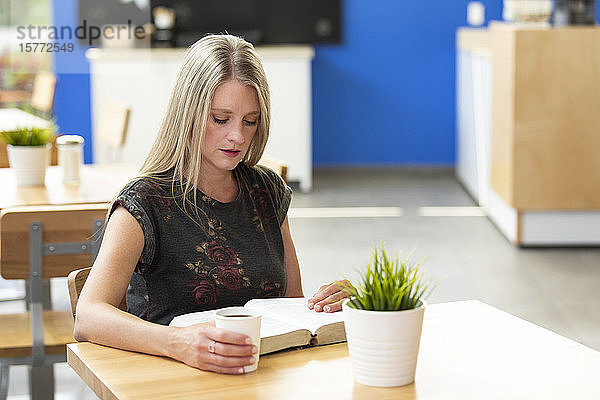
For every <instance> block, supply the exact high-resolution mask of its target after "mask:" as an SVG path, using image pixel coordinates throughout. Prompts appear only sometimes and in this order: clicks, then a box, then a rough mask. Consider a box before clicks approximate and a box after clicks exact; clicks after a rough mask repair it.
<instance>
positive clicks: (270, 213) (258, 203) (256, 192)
mask: <svg viewBox="0 0 600 400" xmlns="http://www.w3.org/2000/svg"><path fill="white" fill-rule="evenodd" d="M250 196H252V200H253V201H254V206H255V207H256V211H257V212H258V215H259V216H260V217H262V218H264V219H265V220H269V219H271V218H273V217H274V216H275V210H274V209H273V205H272V203H271V197H270V196H269V193H268V192H267V191H266V190H265V189H252V190H251V191H250Z"/></svg>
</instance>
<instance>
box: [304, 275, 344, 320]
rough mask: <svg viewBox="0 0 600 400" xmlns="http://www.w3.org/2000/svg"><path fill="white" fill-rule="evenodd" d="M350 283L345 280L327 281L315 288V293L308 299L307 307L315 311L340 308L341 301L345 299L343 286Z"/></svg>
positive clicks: (332, 310) (338, 309) (331, 310)
mask: <svg viewBox="0 0 600 400" xmlns="http://www.w3.org/2000/svg"><path fill="white" fill-rule="evenodd" d="M346 285H350V282H348V281H347V280H345V279H344V280H343V281H335V282H332V283H327V284H325V285H323V286H321V287H320V288H319V290H317V293H315V294H314V295H313V297H311V298H310V299H308V308H309V309H311V310H315V311H316V312H321V311H325V312H336V311H340V310H341V309H342V302H343V301H344V300H345V299H346V297H347V296H346V293H344V291H343V290H342V287H343V286H346Z"/></svg>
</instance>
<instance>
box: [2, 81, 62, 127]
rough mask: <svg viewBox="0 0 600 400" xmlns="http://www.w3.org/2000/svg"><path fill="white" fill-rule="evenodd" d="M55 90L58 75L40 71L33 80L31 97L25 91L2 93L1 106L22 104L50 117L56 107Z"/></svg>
mask: <svg viewBox="0 0 600 400" xmlns="http://www.w3.org/2000/svg"><path fill="white" fill-rule="evenodd" d="M55 90H56V75H54V74H53V73H52V72H48V71H40V72H38V73H37V74H35V77H34V78H33V86H32V89H31V96H29V93H27V92H26V91H24V90H9V91H2V92H0V104H10V103H14V104H20V105H21V106H25V107H27V108H32V109H33V110H35V111H36V113H40V114H42V115H43V116H46V117H49V116H50V115H51V114H52V108H53V106H54V92H55ZM28 100H29V102H28Z"/></svg>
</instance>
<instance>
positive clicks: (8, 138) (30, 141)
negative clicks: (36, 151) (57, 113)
mask: <svg viewBox="0 0 600 400" xmlns="http://www.w3.org/2000/svg"><path fill="white" fill-rule="evenodd" d="M54 132H55V129H54V127H52V126H51V127H48V128H36V127H27V128H19V129H15V130H11V131H2V132H0V139H1V140H2V141H4V142H6V143H7V144H10V145H13V146H43V145H45V144H47V143H51V142H52V140H53V139H54Z"/></svg>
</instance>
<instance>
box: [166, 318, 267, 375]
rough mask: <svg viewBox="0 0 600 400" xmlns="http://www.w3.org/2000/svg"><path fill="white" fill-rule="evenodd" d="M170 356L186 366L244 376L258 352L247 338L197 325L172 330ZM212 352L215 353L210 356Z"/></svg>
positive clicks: (242, 335) (223, 330) (239, 334)
mask: <svg viewBox="0 0 600 400" xmlns="http://www.w3.org/2000/svg"><path fill="white" fill-rule="evenodd" d="M172 329H173V330H172V335H171V337H170V338H169V344H170V345H169V356H170V357H171V358H174V359H176V360H179V361H182V362H184V363H186V364H187V365H190V366H192V367H196V368H199V369H202V370H205V371H213V372H218V373H221V374H243V373H244V368H243V367H244V366H246V365H252V364H253V363H254V361H255V357H258V354H257V351H258V349H257V348H256V346H254V345H253V344H252V342H251V339H250V337H248V336H247V335H244V334H241V333H236V332H231V331H228V330H225V329H221V328H216V327H215V326H214V325H207V324H198V325H191V326H188V327H185V328H176V327H174V328H172ZM211 350H212V352H211Z"/></svg>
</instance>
